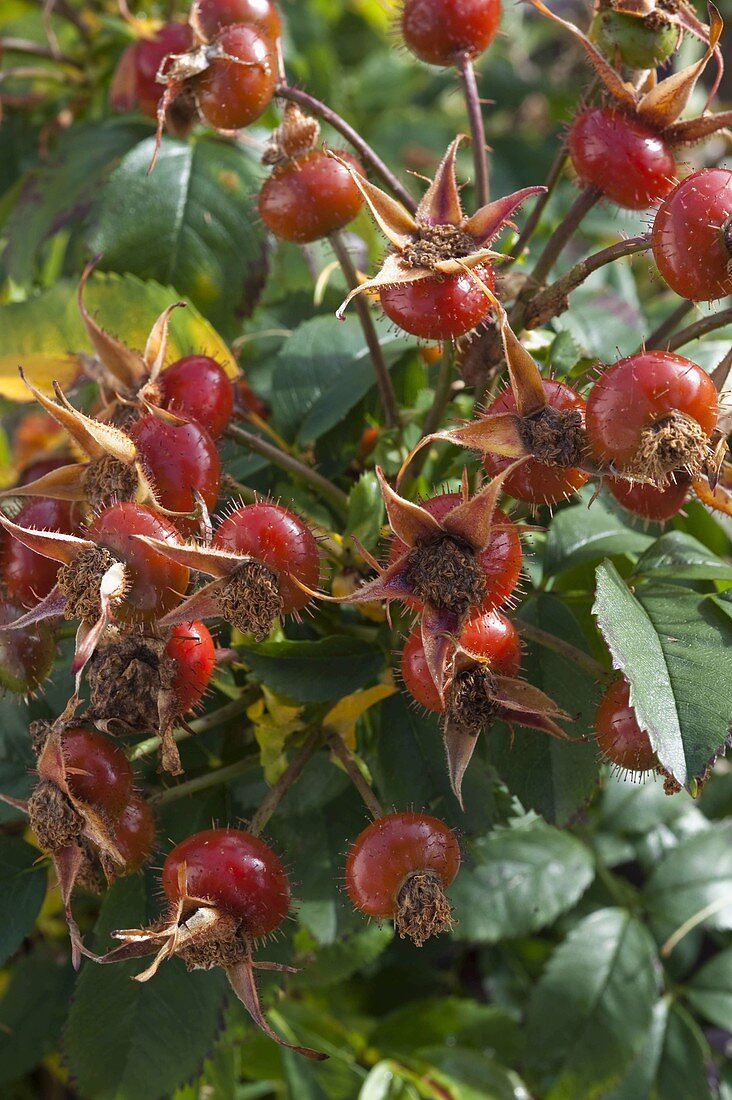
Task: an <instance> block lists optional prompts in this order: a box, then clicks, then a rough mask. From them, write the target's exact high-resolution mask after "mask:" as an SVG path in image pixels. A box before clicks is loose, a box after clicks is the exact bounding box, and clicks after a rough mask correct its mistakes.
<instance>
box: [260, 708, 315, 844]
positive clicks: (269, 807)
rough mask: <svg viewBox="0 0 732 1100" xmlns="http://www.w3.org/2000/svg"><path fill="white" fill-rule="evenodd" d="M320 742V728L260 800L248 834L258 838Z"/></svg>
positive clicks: (311, 735) (312, 734)
mask: <svg viewBox="0 0 732 1100" xmlns="http://www.w3.org/2000/svg"><path fill="white" fill-rule="evenodd" d="M322 740H323V731H322V729H320V727H318V729H316V730H314V731H313V732H312V733H311V734H310V736H309V737H308V739H307V741H306V742H305V744H304V745H303V746H302V747H301V748H300V749H299V750H298V751H297V752H296V753H295V755H294V756H293V758H292V760H291V761H290V763H289V764H288V765H287V768H286V769H285V771H284V772H283V773H282V775H281V776H280V778H279V779H278V780H277V782H276V783H275V785H274V786H273V787H270V789H269V790H268V791H267V794H266V795H265V796H264V798H263V799H262V801H261V803H260V805H259V808H258V809H257V811H256V812H255V814H254V816H253V817H252V820H251V821H250V822H249V832H250V833H254V835H255V836H259V834H260V833H261V831H262V829H264V828H265V826H266V824H267V822H268V821H269V819H270V818H271V816H272V814H273V813H274V812H275V810H276V809H277V807H278V806H279V804H280V802H281V801H282V799H283V798H284V797H285V795H286V794H287V792H288V791H289V789H290V787H291V786H292V785H293V783H296V782H297V780H298V779H299V778H300V776H301V775H302V773H303V770H304V768H305V765H306V764H307V762H308V760H310V757H311V756H312V755H313V753H314V752H315V751H316V749H317V748H318V746H319V745H320V744H321V742H322Z"/></svg>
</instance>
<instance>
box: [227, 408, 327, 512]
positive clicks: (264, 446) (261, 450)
mask: <svg viewBox="0 0 732 1100" xmlns="http://www.w3.org/2000/svg"><path fill="white" fill-rule="evenodd" d="M225 434H226V435H227V436H228V437H229V439H233V440H234V441H235V442H236V443H241V444H242V446H243V447H248V448H249V450H250V451H254V453H255V454H259V455H262V457H263V458H267V459H269V461H270V462H272V463H273V464H274V465H275V466H279V467H280V469H281V470H287V472H288V473H290V474H293V476H294V477H296V478H298V479H299V480H300V481H304V482H305V483H306V484H307V485H310V486H312V488H313V489H315V490H316V491H317V492H319V493H320V494H321V496H323V497H324V498H325V499H326V500H327V501H329V502H330V504H332V505H333V507H334V508H335V509H336V511H337V512H340V513H341V514H342V515H345V514H346V512H347V510H348V497H347V496H346V494H345V493H344V492H343V490H342V489H339V488H338V486H337V485H334V484H333V482H332V481H329V480H328V478H327V477H323V475H322V474H319V473H318V472H317V470H313V469H311V467H310V466H306V465H305V463H304V462H300V460H299V458H295V457H294V456H293V455H289V454H287V453H286V452H285V451H281V450H280V449H279V447H275V446H274V445H273V444H272V443H268V442H267V440H266V439H261V438H260V436H258V435H254V433H253V432H247V431H245V429H244V428H239V427H238V426H237V425H235V424H230V425H229V427H228V428H227V429H226V433H225Z"/></svg>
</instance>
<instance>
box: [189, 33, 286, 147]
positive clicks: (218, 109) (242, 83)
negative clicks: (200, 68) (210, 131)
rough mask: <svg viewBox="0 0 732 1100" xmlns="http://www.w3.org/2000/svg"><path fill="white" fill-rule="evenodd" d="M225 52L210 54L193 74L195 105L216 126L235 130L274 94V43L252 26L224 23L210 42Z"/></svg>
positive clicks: (252, 118) (256, 113) (264, 105)
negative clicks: (204, 67)
mask: <svg viewBox="0 0 732 1100" xmlns="http://www.w3.org/2000/svg"><path fill="white" fill-rule="evenodd" d="M213 44H214V45H215V46H216V47H217V49H218V50H220V51H221V53H223V54H225V55H226V56H221V57H216V56H212V57H211V59H210V61H209V65H208V68H207V69H206V70H205V71H204V72H203V73H201V75H200V76H197V77H194V78H193V82H192V84H193V88H194V90H195V95H196V102H197V103H198V109H199V110H200V112H201V114H202V115H203V117H204V119H205V120H206V122H208V124H209V125H210V126H213V127H214V128H215V129H217V130H238V129H240V128H241V127H242V126H248V125H249V124H250V123H251V122H254V121H255V120H256V119H258V118H259V116H260V115H261V114H262V112H263V111H264V110H265V108H266V107H267V106H268V104H269V102H270V100H271V99H272V96H273V94H274V88H275V79H276V71H277V69H276V64H275V58H274V52H273V51H274V47H273V44H272V42H271V41H270V39H268V38H265V37H264V36H263V35H262V34H261V33H260V32H259V31H257V30H256V29H255V28H254V27H248V26H244V25H243V24H237V25H235V26H233V27H226V28H225V29H224V30H223V31H222V32H221V34H220V35H218V37H217V38H216V39H214V43H213Z"/></svg>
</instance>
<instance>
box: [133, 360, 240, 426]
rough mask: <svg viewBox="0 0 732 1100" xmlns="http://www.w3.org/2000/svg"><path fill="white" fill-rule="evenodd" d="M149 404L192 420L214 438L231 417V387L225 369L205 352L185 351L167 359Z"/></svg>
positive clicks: (232, 403) (232, 398)
mask: <svg viewBox="0 0 732 1100" xmlns="http://www.w3.org/2000/svg"><path fill="white" fill-rule="evenodd" d="M157 389H158V391H159V397H158V399H157V400H155V401H153V404H158V405H160V407H161V408H163V409H169V410H170V412H173V413H176V414H177V415H178V416H180V417H182V418H183V419H184V420H195V421H196V423H197V424H200V425H201V426H202V427H204V428H205V429H206V431H207V432H208V433H209V435H210V436H211V438H212V439H218V437H219V436H220V435H221V433H222V432H223V430H224V428H226V427H227V425H228V423H229V421H230V420H231V414H232V412H233V409H234V388H233V386H232V385H231V381H230V380H229V378H228V376H227V374H226V371H225V370H224V368H223V367H222V366H220V365H219V364H218V363H217V362H216V360H215V359H211V358H210V357H209V356H208V355H186V356H185V357H184V358H183V359H178V360H177V362H175V363H171V365H170V366H169V367H167V368H166V369H165V370H164V371H163V372H162V374H161V375H160V377H159V378H158V380H157Z"/></svg>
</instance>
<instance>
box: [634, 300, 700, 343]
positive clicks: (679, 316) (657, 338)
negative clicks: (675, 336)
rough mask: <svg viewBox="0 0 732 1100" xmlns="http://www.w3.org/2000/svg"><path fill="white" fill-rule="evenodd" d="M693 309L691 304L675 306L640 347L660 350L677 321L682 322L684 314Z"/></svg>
mask: <svg viewBox="0 0 732 1100" xmlns="http://www.w3.org/2000/svg"><path fill="white" fill-rule="evenodd" d="M693 308H694V303H693V302H687V301H683V302H681V303H680V304H679V305H677V307H676V309H674V310H672V312H671V313H669V315H668V317H667V318H666V319H665V321H661V324H660V325H659V326H658V328H655V329H654V330H653V332H652V333H651V335H650V336H649V337H648V339H647V340H644V342H643V344H642V345H641V350H642V348H644V347H646V348H660V347H663V345H664V343H665V341H666V338H667V337H668V336H670V335H671V333H672V332H673V331H674V329H675V328H676V326H677V325H678V323H679V321H683V319H684V317H686V314H687V313H688V312H689V310H690V309H693Z"/></svg>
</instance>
